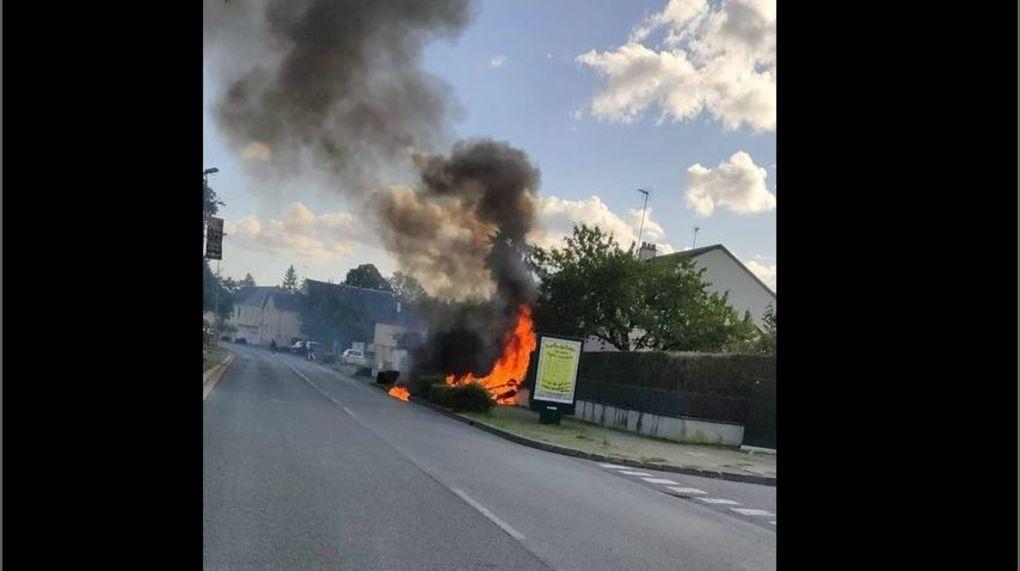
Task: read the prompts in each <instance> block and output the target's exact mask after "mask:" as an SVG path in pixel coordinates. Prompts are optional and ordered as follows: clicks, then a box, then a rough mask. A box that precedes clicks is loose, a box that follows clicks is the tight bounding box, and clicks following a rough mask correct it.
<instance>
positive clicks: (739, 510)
mask: <svg viewBox="0 0 1020 571" xmlns="http://www.w3.org/2000/svg"><path fill="white" fill-rule="evenodd" d="M730 509H731V510H733V511H735V512H737V513H738V514H744V515H756V516H758V515H760V516H768V517H776V514H774V513H772V512H767V511H765V510H756V509H751V508H730Z"/></svg>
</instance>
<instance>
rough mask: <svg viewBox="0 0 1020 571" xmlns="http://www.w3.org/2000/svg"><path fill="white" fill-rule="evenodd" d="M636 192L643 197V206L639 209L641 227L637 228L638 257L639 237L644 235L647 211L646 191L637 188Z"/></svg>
mask: <svg viewBox="0 0 1020 571" xmlns="http://www.w3.org/2000/svg"><path fill="white" fill-rule="evenodd" d="M637 191H638V192H640V193H641V194H643V195H645V205H644V206H642V207H641V226H640V227H638V233H637V242H638V243H637V251H638V256H640V255H641V235H642V234H644V232H645V211H646V210H648V191H647V190H645V189H643V188H639V189H637Z"/></svg>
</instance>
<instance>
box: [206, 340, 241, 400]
mask: <svg viewBox="0 0 1020 571" xmlns="http://www.w3.org/2000/svg"><path fill="white" fill-rule="evenodd" d="M233 362H234V353H233V352H232V351H229V350H228V351H227V358H226V359H224V360H223V362H222V363H220V364H218V365H216V366H214V367H213V368H211V369H209V370H208V371H206V372H205V374H203V375H202V400H203V401H204V400H205V399H206V397H208V396H209V393H211V392H212V390H213V388H215V387H216V383H218V382H220V379H221V378H222V377H223V375H224V374H225V373H226V372H227V369H228V368H230V365H231V363H233Z"/></svg>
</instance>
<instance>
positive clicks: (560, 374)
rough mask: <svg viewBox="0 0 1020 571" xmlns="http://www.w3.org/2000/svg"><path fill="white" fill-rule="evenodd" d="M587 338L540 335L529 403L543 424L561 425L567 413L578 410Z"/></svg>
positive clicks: (533, 356)
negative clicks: (579, 371)
mask: <svg viewBox="0 0 1020 571" xmlns="http://www.w3.org/2000/svg"><path fill="white" fill-rule="evenodd" d="M583 345H584V341H583V340H581V339H576V338H573V337H562V336H559V335H541V336H539V342H538V351H536V353H537V356H536V354H535V353H532V359H533V365H534V367H533V368H532V370H533V371H535V373H534V375H535V376H534V383H533V384H532V385H531V386H532V387H533V389H532V391H531V398H530V399H529V402H528V405H529V408H531V410H534V411H537V412H538V415H539V422H541V423H542V424H559V422H560V417H561V416H562V415H564V414H573V413H574V399H575V396H576V395H575V392H576V391H575V389H576V388H577V367H578V365H579V364H580V362H581V349H582V347H583Z"/></svg>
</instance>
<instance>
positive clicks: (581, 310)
mask: <svg viewBox="0 0 1020 571" xmlns="http://www.w3.org/2000/svg"><path fill="white" fill-rule="evenodd" d="M633 249H634V248H633V245H632V246H631V247H630V248H629V249H627V250H624V249H623V248H621V247H620V245H619V243H618V242H617V241H616V240H615V238H613V236H612V235H608V234H605V233H604V232H603V231H602V230H601V229H600V228H599V227H598V226H591V227H590V226H587V225H584V224H582V225H580V226H575V227H574V230H573V233H572V234H571V235H570V236H567V237H566V238H565V239H564V247H563V248H559V249H558V248H553V249H550V250H544V249H542V248H533V250H532V255H531V259H532V263H533V267H534V269H535V271H536V273H537V274H538V275H539V277H540V279H541V285H540V288H539V291H540V298H539V303H538V306H537V308H536V312H535V314H536V319H537V320H538V322H539V325H540V327H541V328H542V329H544V330H547V331H557V332H559V333H561V334H566V335H575V336H578V337H587V336H589V335H594V336H596V337H598V338H600V339H602V340H604V341H607V342H608V343H610V344H612V345H613V346H614V347H616V348H617V349H620V350H622V351H628V350H631V349H643V348H648V349H658V350H664V351H720V350H722V349H723V348H724V347H725V346H726V344H727V343H728V342H730V341H732V340H733V339H734V338H738V339H744V338H747V337H748V336H750V335H752V334H753V332H754V331H756V329H755V327H754V325H753V323H752V322H751V321H750V316H749V315H745V316H743V317H742V318H741V317H740V316H738V315H737V314H736V312H734V310H733V309H732V308H731V307H730V306H729V305H728V301H727V298H726V296H720V295H717V294H714V293H711V292H709V291H708V284H706V283H705V282H704V280H703V279H702V274H703V273H704V270H698V269H696V268H695V267H694V264H693V262H691V261H690V260H681V261H680V262H679V263H678V264H675V265H674V264H666V263H657V262H650V261H640V260H637V259H636V258H635V256H634V252H633Z"/></svg>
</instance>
